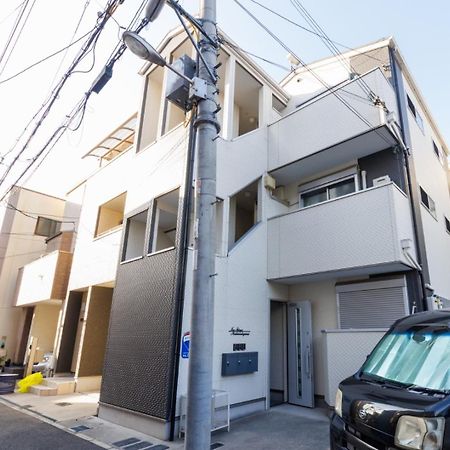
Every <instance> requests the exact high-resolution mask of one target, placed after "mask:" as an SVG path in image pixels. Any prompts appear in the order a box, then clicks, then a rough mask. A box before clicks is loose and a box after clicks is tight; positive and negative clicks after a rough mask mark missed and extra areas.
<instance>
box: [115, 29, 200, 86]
mask: <svg viewBox="0 0 450 450" xmlns="http://www.w3.org/2000/svg"><path fill="white" fill-rule="evenodd" d="M122 39H123V41H124V42H125V44H126V46H127V47H128V48H129V49H130V50H131V52H132V53H134V54H135V55H136V56H138V57H139V58H141V59H144V60H145V61H149V62H151V63H153V64H156V65H157V66H161V67H167V68H168V69H170V70H171V71H172V72H175V73H176V74H177V75H178V76H179V77H181V78H183V79H184V80H186V81H187V82H188V83H189V84H192V83H193V82H194V80H192V79H191V78H188V77H187V76H186V75H184V74H183V73H181V72H180V71H178V70H177V69H175V68H174V67H173V66H171V65H170V64H167V62H166V60H165V59H164V58H163V57H162V56H161V55H160V54H159V53H158V52H157V51H156V50H155V49H154V48H153V47H152V46H151V45H150V44H149V43H148V42H147V41H146V40H145V39H144V38H143V37H142V36H139V34H137V33H136V32H134V31H125V33H123V35H122Z"/></svg>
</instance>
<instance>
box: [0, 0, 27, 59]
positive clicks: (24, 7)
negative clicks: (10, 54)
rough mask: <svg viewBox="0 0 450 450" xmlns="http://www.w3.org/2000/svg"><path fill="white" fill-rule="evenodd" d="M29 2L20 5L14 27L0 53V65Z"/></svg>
mask: <svg viewBox="0 0 450 450" xmlns="http://www.w3.org/2000/svg"><path fill="white" fill-rule="evenodd" d="M29 1H30V0H25V1H24V2H23V3H22V9H21V10H20V11H19V14H18V16H17V17H16V20H15V21H14V25H13V27H12V30H11V31H10V33H9V36H8V39H7V41H6V44H5V47H4V49H3V51H2V54H1V55H0V64H1V63H2V62H3V58H4V57H5V54H6V52H7V51H8V47H9V46H10V44H11V41H12V39H13V37H14V34H15V33H16V31H17V27H18V26H19V23H20V21H21V20H22V17H23V15H24V13H25V10H26V8H27V6H28V2H29Z"/></svg>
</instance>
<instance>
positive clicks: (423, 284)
mask: <svg viewBox="0 0 450 450" xmlns="http://www.w3.org/2000/svg"><path fill="white" fill-rule="evenodd" d="M389 56H390V60H391V68H392V74H393V76H394V83H395V96H396V99H397V107H398V111H399V116H400V128H401V134H402V137H403V142H405V143H408V142H409V139H407V138H406V133H405V113H406V112H405V110H404V105H403V102H402V101H401V98H400V89H399V84H400V83H399V81H400V80H399V75H398V69H397V61H396V59H395V55H394V51H393V49H392V48H391V47H389ZM401 85H402V86H403V83H401ZM402 153H403V159H404V161H405V170H406V179H407V184H408V198H409V203H410V206H411V212H412V214H411V216H412V223H413V230H414V242H415V244H416V251H417V259H418V263H419V265H420V267H423V264H422V260H423V258H422V252H421V250H420V240H419V229H418V225H417V218H416V214H415V211H416V207H415V203H414V196H413V194H414V193H413V187H412V181H411V167H410V165H409V151H408V148H406V149H402ZM417 273H418V276H419V281H420V286H421V291H422V308H423V311H427V310H428V303H427V289H426V282H425V279H424V275H423V270H417Z"/></svg>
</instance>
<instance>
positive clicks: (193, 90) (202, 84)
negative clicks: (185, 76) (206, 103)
mask: <svg viewBox="0 0 450 450" xmlns="http://www.w3.org/2000/svg"><path fill="white" fill-rule="evenodd" d="M189 97H190V99H191V100H192V99H196V100H199V99H203V100H205V99H206V98H207V97H208V83H207V82H206V80H203V79H202V78H198V77H194V78H192V84H191V87H190V89H189Z"/></svg>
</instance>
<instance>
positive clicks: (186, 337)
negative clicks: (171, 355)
mask: <svg viewBox="0 0 450 450" xmlns="http://www.w3.org/2000/svg"><path fill="white" fill-rule="evenodd" d="M190 342H191V332H190V331H186V333H184V334H183V339H182V341H181V357H182V358H184V359H187V358H189V344H190Z"/></svg>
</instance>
